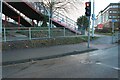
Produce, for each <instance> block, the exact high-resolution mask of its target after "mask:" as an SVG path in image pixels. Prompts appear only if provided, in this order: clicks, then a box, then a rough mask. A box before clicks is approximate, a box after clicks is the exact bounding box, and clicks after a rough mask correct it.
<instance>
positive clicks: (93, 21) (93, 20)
mask: <svg viewBox="0 0 120 80" xmlns="http://www.w3.org/2000/svg"><path fill="white" fill-rule="evenodd" d="M94 23H95V0H93V14H92V38H93V37H94Z"/></svg>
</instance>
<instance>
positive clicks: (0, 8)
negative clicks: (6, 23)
mask: <svg viewBox="0 0 120 80" xmlns="http://www.w3.org/2000/svg"><path fill="white" fill-rule="evenodd" d="M2 2H3V1H2V0H1V1H0V37H1V36H2Z"/></svg>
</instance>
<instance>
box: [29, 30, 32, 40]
mask: <svg viewBox="0 0 120 80" xmlns="http://www.w3.org/2000/svg"><path fill="white" fill-rule="evenodd" d="M29 39H30V40H31V39H32V37H31V28H29Z"/></svg>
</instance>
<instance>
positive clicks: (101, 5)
mask: <svg viewBox="0 0 120 80" xmlns="http://www.w3.org/2000/svg"><path fill="white" fill-rule="evenodd" d="M119 1H120V0H95V13H96V14H98V12H99V11H100V10H103V9H105V7H107V6H108V5H109V4H110V3H117V2H119Z"/></svg>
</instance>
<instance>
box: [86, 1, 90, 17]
mask: <svg viewBox="0 0 120 80" xmlns="http://www.w3.org/2000/svg"><path fill="white" fill-rule="evenodd" d="M85 15H86V16H91V2H86V3H85Z"/></svg>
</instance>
